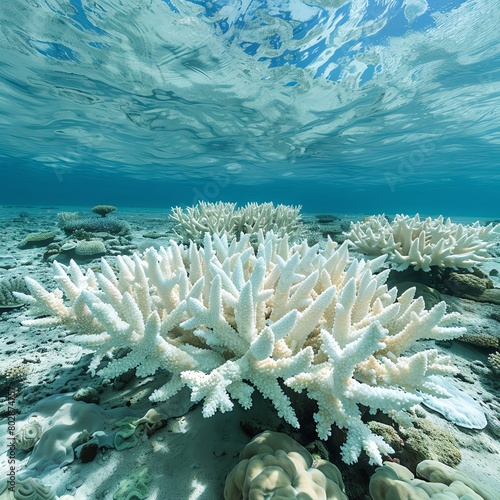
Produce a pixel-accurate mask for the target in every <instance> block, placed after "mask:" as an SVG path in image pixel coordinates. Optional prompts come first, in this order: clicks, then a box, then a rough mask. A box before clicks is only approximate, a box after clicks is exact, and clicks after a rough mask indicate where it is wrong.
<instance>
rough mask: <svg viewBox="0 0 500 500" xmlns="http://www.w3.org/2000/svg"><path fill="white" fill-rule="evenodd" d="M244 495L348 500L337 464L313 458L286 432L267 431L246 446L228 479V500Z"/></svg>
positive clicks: (226, 498)
mask: <svg viewBox="0 0 500 500" xmlns="http://www.w3.org/2000/svg"><path fill="white" fill-rule="evenodd" d="M244 498H262V499H264V498H280V499H282V500H286V499H294V498H307V499H310V500H347V495H346V494H345V488H344V482H343V481H342V476H341V474H340V471H339V469H338V468H337V467H336V466H335V465H333V464H332V463H330V462H328V461H327V460H322V459H316V460H313V457H312V456H311V454H310V453H309V452H308V451H307V449H306V448H304V447H303V446H301V445H300V444H299V443H297V441H295V440H294V439H292V438H291V437H290V436H287V435H286V434H282V433H280V432H273V431H264V432H262V433H261V434H259V435H257V436H255V437H254V438H253V439H252V441H250V443H248V444H247V445H246V446H245V448H244V449H243V451H242V452H241V453H240V462H239V463H238V465H237V466H236V467H235V468H234V469H233V470H232V471H231V472H230V473H229V474H228V476H227V478H226V484H225V487H224V500H242V499H244Z"/></svg>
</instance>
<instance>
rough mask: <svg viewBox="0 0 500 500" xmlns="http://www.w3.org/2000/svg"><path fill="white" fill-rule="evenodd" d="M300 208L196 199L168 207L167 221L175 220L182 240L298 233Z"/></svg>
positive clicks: (294, 235) (300, 230)
mask: <svg viewBox="0 0 500 500" xmlns="http://www.w3.org/2000/svg"><path fill="white" fill-rule="evenodd" d="M301 208H302V207H300V206H297V207H294V206H290V205H277V206H274V205H273V203H260V204H259V203H247V204H246V205H245V206H244V207H241V208H238V209H236V203H223V202H218V203H208V202H205V201H200V202H199V203H198V204H197V205H195V206H193V207H187V208H186V209H185V210H183V209H181V208H180V207H174V208H172V213H171V214H170V220H172V221H174V222H175V223H176V226H175V232H176V234H177V235H178V236H179V238H181V239H182V241H184V242H188V241H189V240H192V241H195V242H197V243H200V242H202V241H203V237H204V235H205V233H207V232H208V233H210V234H216V235H217V236H222V235H226V236H227V237H228V238H233V237H236V238H239V237H240V234H241V233H245V234H255V233H257V232H258V231H259V230H262V231H263V232H268V231H273V232H274V233H275V234H280V235H284V234H288V236H289V237H297V236H300V235H301V234H302V233H303V232H304V230H305V226H304V225H303V224H302V223H301V221H300V215H299V212H300V209H301Z"/></svg>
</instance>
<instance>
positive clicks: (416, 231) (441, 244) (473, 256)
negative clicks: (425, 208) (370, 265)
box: [346, 214, 500, 271]
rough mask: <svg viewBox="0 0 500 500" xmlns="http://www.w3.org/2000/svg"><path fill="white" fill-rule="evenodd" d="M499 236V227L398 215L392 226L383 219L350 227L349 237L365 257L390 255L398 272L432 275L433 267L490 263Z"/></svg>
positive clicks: (376, 217) (468, 266) (391, 223)
mask: <svg viewBox="0 0 500 500" xmlns="http://www.w3.org/2000/svg"><path fill="white" fill-rule="evenodd" d="M498 235H500V224H498V225H496V226H494V225H493V224H489V225H487V226H481V225H480V224H479V222H476V223H474V224H471V225H462V224H454V223H452V222H451V220H450V219H446V220H444V218H443V217H442V216H440V217H438V218H437V219H431V218H430V217H428V218H427V219H425V220H420V217H419V215H418V214H417V215H416V216H415V217H413V218H410V217H409V216H407V215H396V217H395V218H394V220H393V221H392V222H389V221H388V220H387V219H386V217H385V216H384V215H377V216H372V217H368V218H366V219H364V220H363V221H361V222H356V223H351V229H350V231H349V232H347V233H346V237H347V238H348V239H349V241H350V244H351V246H352V247H354V249H355V250H357V251H359V252H361V253H364V254H366V255H388V260H389V261H390V262H391V264H392V265H393V266H394V267H395V269H397V270H398V271H403V270H405V269H407V268H408V267H410V266H412V267H413V268H414V269H423V270H424V271H430V268H431V267H432V266H439V267H451V268H454V269H457V268H466V269H469V270H472V267H473V266H474V265H476V264H478V263H480V262H484V261H485V260H488V259H491V255H490V254H489V252H488V249H489V248H490V247H491V240H492V239H493V238H494V237H495V236H498Z"/></svg>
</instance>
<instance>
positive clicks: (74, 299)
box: [16, 219, 465, 464]
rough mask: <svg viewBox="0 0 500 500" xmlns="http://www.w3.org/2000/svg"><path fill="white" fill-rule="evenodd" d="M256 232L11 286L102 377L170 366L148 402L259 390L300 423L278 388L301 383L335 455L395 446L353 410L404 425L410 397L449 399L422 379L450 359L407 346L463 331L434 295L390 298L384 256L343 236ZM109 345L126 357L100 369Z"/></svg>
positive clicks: (211, 399) (217, 401) (227, 397)
mask: <svg viewBox="0 0 500 500" xmlns="http://www.w3.org/2000/svg"><path fill="white" fill-rule="evenodd" d="M103 220H106V219H103ZM256 240H257V241H255V240H254V239H251V236H250V234H240V235H238V238H236V237H228V236H227V235H226V234H223V235H222V236H218V235H209V234H208V233H207V234H205V235H204V238H203V244H202V245H197V244H196V243H194V242H190V243H189V245H187V246H184V245H182V244H179V243H176V242H174V241H170V242H169V244H168V245H167V246H166V247H165V248H163V247H162V248H160V249H159V250H156V249H154V248H150V249H148V250H146V251H145V252H144V253H143V254H135V255H133V256H132V257H128V256H119V257H117V260H116V270H113V269H112V267H111V265H110V264H109V263H108V262H107V261H106V260H105V259H102V260H101V272H100V273H94V272H93V271H92V270H91V269H88V270H87V271H86V272H85V273H84V272H83V271H82V269H81V268H80V267H79V266H78V265H77V264H76V263H74V262H73V261H72V262H71V263H70V264H69V266H63V265H61V264H59V263H57V262H54V264H53V269H54V273H55V275H54V279H55V282H56V283H57V286H58V288H56V289H55V290H53V291H47V290H46V289H45V288H44V287H43V286H42V285H40V284H39V283H38V282H36V281H35V280H33V279H31V278H27V279H26V282H27V285H28V287H29V290H30V294H31V295H27V294H23V293H16V296H17V297H18V298H19V299H22V300H23V301H24V302H26V303H28V304H29V306H30V307H29V311H28V314H30V315H31V316H32V317H34V319H27V320H25V321H24V322H23V323H24V324H25V325H36V326H46V327H49V326H54V325H64V326H65V328H66V329H67V331H68V332H72V333H73V332H74V333H75V334H74V335H71V336H70V337H69V339H71V340H72V341H73V342H75V343H78V344H80V345H82V346H84V347H86V348H89V349H91V350H93V351H95V355H94V358H93V361H92V363H91V366H90V369H91V371H92V372H96V373H97V374H98V375H100V376H102V377H105V378H114V377H117V376H119V375H120V374H122V373H124V372H126V371H128V370H130V369H135V370H136V374H137V375H138V376H139V377H146V376H149V375H153V374H154V373H155V372H157V371H159V370H167V371H168V372H170V373H171V374H172V376H171V379H170V380H169V381H168V382H167V383H166V384H165V385H164V386H163V387H161V388H160V389H158V390H156V391H155V392H154V393H153V394H152V396H151V399H152V400H153V401H163V400H166V399H168V398H169V397H171V396H172V395H174V394H176V393H177V392H178V391H179V390H180V389H182V388H183V387H185V386H187V387H189V388H190V389H191V399H192V400H193V401H195V402H198V401H203V415H204V416H205V417H210V416H212V415H214V413H215V412H217V411H221V412H226V411H230V410H231V409H232V408H233V405H234V402H238V403H239V404H240V405H241V406H242V407H244V408H249V407H250V406H251V405H252V397H251V395H252V393H253V391H255V390H257V391H259V392H261V393H262V395H263V396H264V397H266V398H269V399H270V400H271V402H272V404H273V405H274V407H275V409H276V411H277V413H278V415H279V416H280V417H282V418H283V419H284V420H285V421H286V422H288V423H290V424H291V425H293V426H295V427H298V425H299V422H298V419H297V416H296V413H295V410H294V404H293V398H292V399H290V397H288V396H287V395H286V394H285V392H284V390H283V384H284V386H287V387H289V388H291V389H293V390H294V391H297V392H302V391H305V392H306V393H307V396H308V397H309V398H310V399H311V400H313V401H315V402H316V403H317V411H316V413H315V415H314V419H315V422H316V430H317V434H318V436H319V437H320V438H321V439H326V438H327V437H328V436H329V435H330V433H331V428H332V426H334V425H335V426H337V427H339V428H341V429H344V430H345V433H346V440H345V443H344V445H343V446H342V458H343V460H344V461H345V462H346V463H353V462H355V461H357V460H358V457H359V456H360V454H361V452H362V451H364V452H365V453H366V454H367V455H368V457H369V460H370V462H371V463H374V464H381V463H382V455H386V454H388V453H391V452H392V451H393V450H392V449H391V447H390V446H389V445H388V444H387V443H386V442H385V441H384V440H383V439H382V438H381V437H380V436H378V435H375V434H373V433H372V432H371V431H370V429H369V428H368V426H367V425H366V424H365V423H364V422H363V420H362V418H361V416H362V408H361V406H363V407H364V408H368V410H369V411H370V413H375V412H377V411H381V412H384V413H386V414H387V415H389V416H390V417H391V418H392V419H394V420H395V421H396V422H400V423H404V422H406V423H407V422H408V419H409V414H408V412H407V410H409V409H410V408H412V407H413V406H414V405H416V404H418V403H419V402H420V401H421V397H420V394H430V395H434V396H438V397H446V396H447V393H446V391H445V390H444V389H442V388H441V387H439V386H438V385H437V384H436V383H433V381H432V376H433V375H436V374H444V375H446V374H451V373H454V371H455V368H454V367H453V366H452V365H451V363H450V360H449V359H448V357H446V356H441V355H439V354H438V352H437V351H436V350H433V349H429V350H424V351H420V352H417V353H415V354H412V355H407V354H405V352H406V351H407V349H408V348H409V347H410V346H412V345H413V344H414V343H415V342H416V341H418V340H420V339H451V338H454V337H457V336H460V335H462V334H463V333H464V331H465V329H464V328H461V327H457V326H453V324H454V323H455V321H456V319H457V316H456V314H455V313H452V314H447V313H446V306H445V303H444V302H440V303H438V304H437V305H435V306H434V307H432V309H430V310H426V309H425V305H424V301H423V299H422V298H415V297H414V293H415V289H414V288H410V289H409V290H407V291H406V292H404V293H403V294H402V295H401V296H400V297H397V290H396V289H395V288H393V289H388V287H387V285H386V284H385V282H386V280H387V277H388V273H389V270H382V271H380V270H381V268H382V266H383V265H384V261H385V259H386V257H385V256H381V257H377V258H375V259H373V260H371V261H369V262H366V261H364V260H356V259H354V260H353V259H352V258H351V259H350V257H349V251H348V243H347V242H346V243H344V244H342V245H341V246H338V245H337V244H336V243H334V242H332V241H331V240H328V241H327V243H326V245H325V247H324V248H320V247H319V246H318V245H315V246H309V245H308V244H307V242H305V241H304V242H302V243H300V244H299V243H294V244H292V243H291V242H289V240H288V237H287V236H286V235H284V236H282V235H278V234H275V233H274V232H272V231H270V232H267V233H263V232H262V231H259V232H258V234H257V238H256ZM120 348H127V350H128V351H127V352H128V353H127V354H126V355H125V356H124V357H121V358H112V359H111V361H109V363H108V364H107V365H103V367H101V365H100V364H101V361H102V360H103V358H105V357H106V355H108V354H112V353H113V351H116V350H117V349H120Z"/></svg>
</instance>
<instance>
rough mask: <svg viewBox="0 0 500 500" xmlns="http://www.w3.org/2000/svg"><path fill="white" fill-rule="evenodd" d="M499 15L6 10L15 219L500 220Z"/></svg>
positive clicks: (170, 6) (380, 6)
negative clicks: (261, 207) (211, 208)
mask: <svg viewBox="0 0 500 500" xmlns="http://www.w3.org/2000/svg"><path fill="white" fill-rule="evenodd" d="M499 25H500V9H498V0H477V1H475V0H464V1H460V0H449V1H435V2H429V3H427V1H426V0H405V1H400V0H378V1H374V0H352V1H343V0H330V1H314V0H313V1H310V2H303V1H300V0H291V1H273V0H269V1H253V2H252V1H249V0H245V1H213V2H202V1H176V0H168V1H161V0H149V1H148V2H137V1H132V0H122V1H115V0H106V1H101V0H99V1H86V0H70V1H66V0H2V2H1V5H0V175H1V184H0V203H3V204H12V203H21V204H23V203H39V204H55V203H59V204H80V205H82V204H84V205H85V204H87V205H92V204H95V203H111V204H115V205H122V206H151V207H170V206H172V205H190V204H193V203H196V202H197V201H198V200H200V199H204V200H206V201H218V200H223V201H236V202H239V203H246V202H248V201H258V202H262V201H273V202H275V203H289V204H302V205H303V207H304V210H305V211H333V212H353V211H354V212H367V213H369V212H372V213H373V212H375V213H379V212H388V213H393V212H407V213H414V212H416V211H419V212H421V213H423V214H425V213H430V214H437V213H443V214H445V215H464V216H478V217H479V216H492V217H496V216H498V215H499V210H498V202H497V201H496V200H495V197H496V196H497V195H498V192H499V191H500V190H499V187H500V173H499V170H498V167H499V165H498V159H499V158H500V127H499V123H500V64H499V63H500V49H499V47H500V43H499V42H500V36H499V33H498V26H499Z"/></svg>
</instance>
